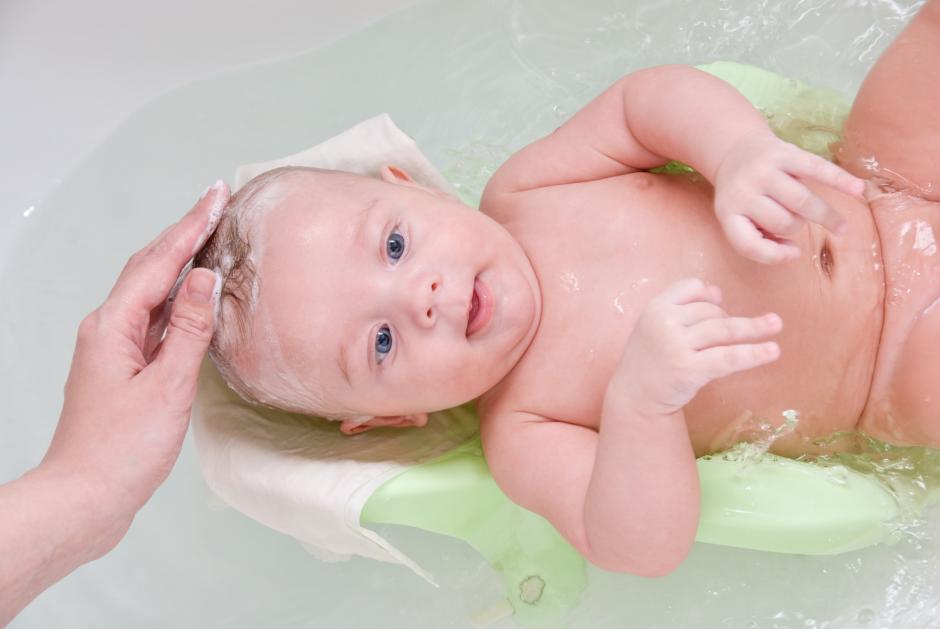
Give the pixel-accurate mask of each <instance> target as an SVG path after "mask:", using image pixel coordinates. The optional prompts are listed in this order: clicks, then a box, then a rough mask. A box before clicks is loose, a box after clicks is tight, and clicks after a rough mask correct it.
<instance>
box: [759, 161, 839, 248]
mask: <svg viewBox="0 0 940 629" xmlns="http://www.w3.org/2000/svg"><path fill="white" fill-rule="evenodd" d="M767 192H768V193H769V194H770V196H771V197H772V198H773V200H774V201H776V202H777V203H779V204H780V205H782V206H783V207H785V208H786V209H788V210H790V211H791V212H794V213H796V214H798V215H800V216H802V217H803V218H805V219H806V220H808V221H812V222H813V223H817V224H819V225H822V226H823V227H825V228H826V229H827V230H829V231H830V232H832V233H833V234H839V233H841V230H843V229H845V225H846V222H845V219H844V218H842V215H841V214H839V213H838V212H836V211H835V210H834V209H832V208H831V207H829V205H828V204H827V203H826V202H825V201H823V200H822V199H820V198H819V197H818V196H816V195H815V194H813V192H812V191H811V190H810V189H809V188H807V187H806V186H805V185H804V184H803V183H801V182H800V181H798V180H796V179H794V178H793V177H788V176H787V175H785V174H783V173H780V174H779V176H776V177H774V178H773V179H772V180H771V181H770V182H768V184H767Z"/></svg>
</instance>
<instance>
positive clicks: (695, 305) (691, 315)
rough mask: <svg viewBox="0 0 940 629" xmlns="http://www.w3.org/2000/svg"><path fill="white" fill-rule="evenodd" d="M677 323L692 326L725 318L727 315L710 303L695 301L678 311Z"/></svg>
mask: <svg viewBox="0 0 940 629" xmlns="http://www.w3.org/2000/svg"><path fill="white" fill-rule="evenodd" d="M678 315H679V316H678V322H679V323H681V324H682V325H685V326H692V325H695V324H697V323H699V322H700V321H705V320H706V319H716V318H723V317H727V316H728V313H727V312H725V311H724V310H722V309H721V307H719V306H717V305H716V304H714V303H712V302H707V301H696V302H692V303H690V304H686V305H684V306H680V307H679V309H678Z"/></svg>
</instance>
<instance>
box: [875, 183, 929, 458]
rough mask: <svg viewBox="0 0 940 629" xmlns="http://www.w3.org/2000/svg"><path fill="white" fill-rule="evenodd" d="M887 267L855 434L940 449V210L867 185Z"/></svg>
mask: <svg viewBox="0 0 940 629" xmlns="http://www.w3.org/2000/svg"><path fill="white" fill-rule="evenodd" d="M868 196H869V200H870V202H871V207H872V212H873V214H874V217H875V221H876V224H877V226H878V231H879V234H880V236H881V243H882V250H883V256H884V263H885V284H886V286H885V288H886V292H885V323H884V328H883V331H882V335H881V342H880V346H879V350H878V359H877V363H876V368H875V373H874V378H873V381H872V389H871V393H870V396H869V400H868V404H867V405H866V407H865V410H864V412H863V415H862V418H861V420H860V422H859V428H860V429H861V430H862V431H864V432H866V433H868V434H870V435H871V436H873V437H876V438H878V439H882V440H884V441H888V442H890V443H895V444H902V445H903V444H924V445H932V446H934V447H940V357H938V352H940V250H938V246H940V243H938V242H937V236H938V234H940V203H937V202H931V201H926V200H924V199H921V198H918V197H912V196H910V195H908V194H906V193H904V192H891V191H885V190H882V189H879V188H878V187H876V186H875V185H873V184H869V191H868Z"/></svg>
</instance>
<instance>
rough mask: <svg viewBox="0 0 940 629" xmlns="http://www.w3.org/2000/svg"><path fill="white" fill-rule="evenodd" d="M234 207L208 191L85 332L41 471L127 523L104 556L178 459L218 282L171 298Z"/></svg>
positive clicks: (135, 259) (123, 280)
mask: <svg viewBox="0 0 940 629" xmlns="http://www.w3.org/2000/svg"><path fill="white" fill-rule="evenodd" d="M228 199H229V190H228V187H227V186H226V185H225V183H223V182H221V181H219V182H217V183H216V184H215V185H214V186H212V187H211V188H209V189H208V190H207V191H206V193H205V194H203V196H202V198H200V199H199V201H198V202H197V203H196V205H195V207H193V208H192V210H190V211H189V213H187V214H186V216H184V217H183V218H182V219H181V220H180V221H179V222H178V223H176V224H175V225H173V226H171V227H170V228H168V229H167V230H165V231H164V232H163V233H162V234H161V235H160V236H158V237H157V238H156V240H154V241H153V242H151V243H150V244H149V245H147V246H146V247H144V248H143V249H142V250H141V251H138V252H137V253H135V254H134V255H133V256H131V258H130V260H129V261H128V262H127V265H126V266H125V267H124V270H123V272H122V273H121V275H120V277H119V278H118V280H117V283H116V284H115V285H114V288H113V289H112V291H111V294H110V295H109V296H108V298H107V299H106V300H105V302H104V304H102V305H101V307H99V308H98V309H97V310H95V311H94V312H92V313H91V314H90V315H88V316H87V317H86V318H85V319H84V320H83V321H82V323H81V325H80V326H79V329H78V342H77V345H76V348H75V356H74V358H73V360H72V367H71V371H70V372H69V377H68V381H67V382H66V385H65V403H64V406H63V409H62V415H61V417H60V418H59V425H58V427H57V429H56V432H55V436H54V437H53V440H52V444H51V445H50V447H49V450H48V452H47V453H46V456H45V458H44V459H43V461H42V464H41V465H40V468H41V469H44V470H46V471H47V472H53V473H55V472H58V473H60V474H66V475H72V476H73V477H74V476H75V475H80V476H82V477H83V478H84V480H85V482H86V483H87V486H88V487H89V488H90V489H89V490H90V491H97V492H100V494H99V495H100V499H101V500H102V501H103V505H102V506H103V508H104V507H106V508H108V509H109V510H110V512H111V514H112V516H113V518H114V519H115V521H116V524H118V523H123V526H116V527H115V528H116V529H117V530H116V531H115V532H114V533H112V535H110V536H106V539H102V540H100V542H101V543H103V544H105V545H106V546H113V544H116V543H117V541H118V540H119V539H120V537H122V536H123V534H124V532H125V531H126V528H127V526H129V525H130V521H131V519H132V518H133V516H134V514H135V513H136V512H137V510H138V509H139V508H140V507H141V506H143V504H144V503H145V502H146V501H147V500H148V499H149V498H150V496H151V495H152V494H153V492H154V491H155V490H156V488H157V487H158V486H159V485H160V483H162V482H163V480H164V479H165V478H166V477H167V475H168V474H169V472H170V469H171V468H172V467H173V464H174V463H175V461H176V459H177V457H178V455H179V452H180V448H181V446H182V442H183V437H184V436H185V434H186V429H187V426H188V425H189V415H190V410H191V407H192V403H193V398H194V397H195V394H196V377H197V375H198V373H199V366H200V364H201V362H202V359H203V356H204V355H205V352H206V348H207V347H208V345H209V341H210V339H211V338H212V330H213V310H214V305H213V304H214V301H215V300H214V295H213V294H214V292H215V284H216V277H215V274H214V273H212V272H211V271H209V270H208V269H195V270H193V271H192V272H190V273H189V274H188V275H187V276H186V279H185V281H184V282H183V283H182V286H180V287H178V288H179V290H178V292H177V293H176V295H175V299H174V296H173V295H172V293H171V289H172V288H173V287H174V282H175V280H176V279H177V276H178V275H179V274H180V272H181V270H182V269H183V267H184V266H185V265H186V264H187V263H188V261H189V260H190V259H191V258H192V256H193V254H194V253H195V252H196V251H197V250H198V249H199V248H200V247H202V245H203V244H204V243H205V241H206V239H207V238H208V237H209V235H210V234H211V233H212V231H213V230H214V229H215V226H216V224H217V223H218V220H219V217H220V216H221V213H222V210H223V208H224V207H225V204H226V203H227V202H228ZM167 319H168V320H167ZM164 331H165V336H164ZM161 338H162V342H161ZM115 536H116V537H117V539H114V537H115ZM104 550H107V548H105V549H104Z"/></svg>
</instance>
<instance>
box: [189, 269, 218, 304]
mask: <svg viewBox="0 0 940 629" xmlns="http://www.w3.org/2000/svg"><path fill="white" fill-rule="evenodd" d="M214 292H215V273H213V272H212V271H210V270H209V269H193V270H192V271H191V272H190V274H189V279H188V280H187V281H186V295H187V296H188V297H189V298H190V299H192V300H193V301H195V302H198V303H202V304H207V303H209V302H210V301H212V293H214Z"/></svg>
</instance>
